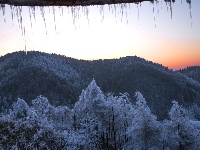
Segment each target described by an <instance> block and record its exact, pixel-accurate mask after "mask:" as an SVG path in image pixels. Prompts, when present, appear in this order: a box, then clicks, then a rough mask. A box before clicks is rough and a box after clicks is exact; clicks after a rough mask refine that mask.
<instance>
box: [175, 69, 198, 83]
mask: <svg viewBox="0 0 200 150" xmlns="http://www.w3.org/2000/svg"><path fill="white" fill-rule="evenodd" d="M179 72H181V73H183V74H185V75H186V76H188V77H190V78H192V79H194V80H196V81H198V82H199V83H200V66H191V67H187V68H184V69H181V70H179Z"/></svg>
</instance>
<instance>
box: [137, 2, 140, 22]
mask: <svg viewBox="0 0 200 150" xmlns="http://www.w3.org/2000/svg"><path fill="white" fill-rule="evenodd" d="M137 9H138V21H139V20H140V10H139V7H138V4H137ZM139 25H140V23H139Z"/></svg>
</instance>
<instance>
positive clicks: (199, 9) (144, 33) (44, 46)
mask: <svg viewBox="0 0 200 150" xmlns="http://www.w3.org/2000/svg"><path fill="white" fill-rule="evenodd" d="M161 1H162V3H161ZM121 6H122V5H116V14H115V11H114V10H115V7H114V5H112V6H110V10H109V7H108V6H107V5H105V6H104V7H102V8H103V11H102V13H103V14H102V13H101V12H100V10H101V8H100V6H90V7H87V8H86V7H84V8H82V7H80V11H75V12H74V13H73V14H72V13H71V10H72V9H73V8H70V7H68V8H67V7H63V15H61V14H62V9H59V8H58V7H54V8H55V12H56V15H55V21H56V30H55V23H54V15H53V9H52V7H46V8H44V12H45V14H44V16H45V22H46V27H47V28H46V29H45V24H44V21H43V18H42V15H41V11H40V8H39V7H37V8H36V11H35V12H36V21H35V20H34V18H33V14H32V13H31V14H32V15H31V20H32V27H31V22H30V16H29V9H28V7H23V8H22V19H23V26H25V29H26V35H25V37H24V36H22V34H21V29H20V28H19V24H18V21H17V17H16V15H15V17H14V20H13V21H12V17H11V11H10V7H9V6H6V11H5V16H3V13H2V12H0V55H5V54H6V53H11V52H13V51H18V50H24V49H25V44H24V43H25V41H26V49H27V50H37V51H43V52H48V53H57V54H62V55H66V56H69V57H74V58H78V59H99V58H119V57H123V56H127V55H129V56H130V55H137V56H139V57H143V58H145V59H147V60H151V61H154V62H157V63H161V64H163V65H166V66H169V67H170V68H175V69H177V68H181V67H185V66H189V65H197V64H200V17H199V14H200V1H199V0H193V1H192V5H191V6H192V20H191V18H190V9H189V5H188V4H186V2H185V0H183V2H182V3H181V0H176V2H175V3H174V4H172V14H173V15H172V18H171V12H170V7H169V6H167V5H166V3H165V2H163V0H160V2H159V3H158V4H151V3H149V2H143V3H141V5H136V4H130V5H126V8H125V7H124V8H123V17H121V14H122V9H121V8H120V7H121ZM167 7H168V9H167ZM153 8H154V13H153ZM76 10H77V7H76ZM87 10H88V12H89V13H88V16H87V15H86V14H87ZM13 14H16V12H15V11H14V12H13ZM126 14H127V16H126ZM72 15H73V16H74V15H76V16H77V17H75V18H76V19H75V25H74V24H73V18H74V17H72ZM4 18H5V19H6V22H4ZM102 18H103V19H102ZM154 18H155V20H154ZM121 19H122V21H121ZM127 21H128V23H127ZM191 23H192V26H191ZM46 31H47V34H46Z"/></svg>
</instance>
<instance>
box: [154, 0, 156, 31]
mask: <svg viewBox="0 0 200 150" xmlns="http://www.w3.org/2000/svg"><path fill="white" fill-rule="evenodd" d="M153 20H154V23H155V28H156V17H155V8H154V3H153Z"/></svg>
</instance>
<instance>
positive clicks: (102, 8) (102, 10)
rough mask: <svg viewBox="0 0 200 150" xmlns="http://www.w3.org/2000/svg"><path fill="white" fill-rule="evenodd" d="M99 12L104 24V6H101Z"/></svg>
mask: <svg viewBox="0 0 200 150" xmlns="http://www.w3.org/2000/svg"><path fill="white" fill-rule="evenodd" d="M99 12H100V15H101V22H103V20H104V6H103V5H100V9H99Z"/></svg>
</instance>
